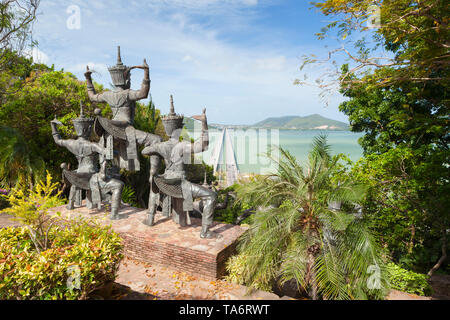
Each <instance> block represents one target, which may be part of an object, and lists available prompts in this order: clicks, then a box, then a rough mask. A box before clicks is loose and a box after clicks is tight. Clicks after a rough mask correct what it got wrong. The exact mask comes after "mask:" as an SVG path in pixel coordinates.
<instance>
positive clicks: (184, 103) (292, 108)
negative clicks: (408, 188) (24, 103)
mask: <svg viewBox="0 0 450 320" xmlns="http://www.w3.org/2000/svg"><path fill="white" fill-rule="evenodd" d="M89 3H90V2H89ZM89 3H87V2H82V1H79V5H80V7H81V15H82V17H81V19H82V28H81V29H80V30H68V29H67V28H65V27H64V26H65V18H66V16H65V15H64V12H65V6H66V5H67V3H66V2H60V4H59V7H58V6H45V2H42V6H43V11H44V14H43V15H42V16H40V19H39V20H38V24H37V26H36V34H37V36H38V37H39V41H40V47H41V48H44V49H45V51H46V52H48V53H51V54H50V59H51V61H50V63H55V65H56V66H57V68H58V67H61V68H65V69H66V70H69V71H71V72H73V73H75V74H76V75H77V76H78V77H79V78H80V79H84V77H83V73H84V72H85V70H86V64H88V65H89V67H90V69H94V70H96V71H98V72H99V74H94V75H93V77H94V80H95V81H98V82H100V83H103V84H104V85H109V82H110V79H109V73H108V71H107V65H112V64H114V63H115V61H116V57H115V54H116V49H115V48H116V46H117V45H121V49H122V50H121V51H122V60H123V62H124V63H125V64H127V65H136V64H141V63H142V59H143V58H144V57H146V58H147V61H148V63H149V66H150V74H151V79H152V83H151V94H152V97H153V99H154V101H155V103H156V105H157V106H158V107H159V108H161V109H162V112H166V111H167V110H168V101H169V99H168V97H169V95H170V94H172V93H173V94H175V99H176V107H177V109H178V110H179V112H181V113H184V114H186V115H190V114H197V113H198V112H199V111H201V106H205V105H206V106H207V107H208V115H209V117H210V121H211V122H221V123H253V122H257V121H259V120H263V119H264V118H265V117H269V116H277V115H280V116H281V115H287V114H311V113H320V109H319V108H321V107H322V105H321V104H320V101H318V100H319V99H318V97H317V92H316V91H314V90H311V88H300V87H295V86H294V85H293V80H294V79H295V78H296V77H297V76H298V74H297V69H298V66H299V64H300V62H299V60H298V58H297V56H299V55H301V54H302V53H307V52H305V49H302V48H301V47H300V46H295V45H286V46H279V45H276V46H274V45H272V44H271V41H261V42H260V43H259V44H254V43H253V44H252V45H251V46H250V45H248V44H247V43H246V41H235V42H233V41H230V39H227V38H226V37H225V38H224V37H223V35H224V32H226V31H227V30H226V28H227V27H228V25H231V23H230V21H231V22H234V17H233V14H234V13H233V12H234V11H233V10H231V11H227V12H226V13H223V11H222V13H220V15H219V16H217V17H216V18H215V19H214V20H208V21H207V22H203V21H202V20H198V19H196V14H197V13H198V12H203V13H205V14H206V12H211V10H212V12H214V14H219V13H218V12H219V11H220V10H222V8H225V7H226V6H228V8H246V7H249V6H257V5H259V4H260V3H259V2H258V1H255V0H227V1H219V0H191V1H181V0H165V1H163V0H150V1H149V2H147V5H153V9H155V10H150V9H149V8H148V7H142V4H138V3H135V4H134V5H132V4H131V5H130V3H129V2H106V0H103V1H101V0H96V5H95V6H89ZM102 5H107V7H108V10H105V9H101V8H102ZM166 5H167V6H168V7H169V8H170V10H169V9H167V8H166V7H167V6H166ZM177 6H178V7H179V8H178V9H177ZM181 7H185V8H189V9H193V10H194V11H195V14H194V15H191V14H190V13H189V11H186V10H183V8H181ZM180 8H181V9H180ZM217 8H219V9H220V10H219V11H217V10H216V9H217ZM156 9H157V10H156ZM197 9H202V10H198V11H196V10H197ZM88 10H89V11H90V12H89V11H88ZM230 12H231V13H230ZM229 19H230V20H229ZM211 21H212V22H211ZM240 21H244V20H240ZM219 29H220V30H219ZM225 39H227V40H225ZM308 51H309V49H308ZM94 59H95V60H94ZM86 61H91V62H89V63H86ZM93 61H94V62H93ZM140 77H142V72H141V71H138V70H136V71H134V72H133V74H132V87H133V88H136V87H138V86H139V85H140V79H141V78H140ZM318 109H319V110H318ZM225 110H226V112H224V111H225ZM322 110H323V109H322ZM328 111H329V112H331V111H333V113H334V115H333V117H334V118H337V117H336V115H337V114H338V112H337V111H336V108H334V109H333V110H328ZM326 112H327V111H325V114H324V112H322V114H324V115H326ZM341 119H342V118H341Z"/></svg>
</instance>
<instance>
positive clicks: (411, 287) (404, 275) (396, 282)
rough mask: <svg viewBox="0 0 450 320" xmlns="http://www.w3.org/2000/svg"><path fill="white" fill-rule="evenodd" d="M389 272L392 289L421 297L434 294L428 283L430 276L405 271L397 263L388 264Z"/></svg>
mask: <svg viewBox="0 0 450 320" xmlns="http://www.w3.org/2000/svg"><path fill="white" fill-rule="evenodd" d="M387 271H388V277H389V282H390V283H391V287H392V289H396V290H400V291H403V292H407V293H412V294H417V295H420V296H430V295H431V294H432V289H431V286H430V284H429V283H428V281H427V279H428V276H427V275H426V274H421V273H415V272H412V271H409V270H406V269H403V268H401V267H399V266H398V265H396V264H395V263H390V264H388V265H387Z"/></svg>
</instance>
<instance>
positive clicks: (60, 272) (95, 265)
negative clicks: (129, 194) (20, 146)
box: [0, 174, 122, 300]
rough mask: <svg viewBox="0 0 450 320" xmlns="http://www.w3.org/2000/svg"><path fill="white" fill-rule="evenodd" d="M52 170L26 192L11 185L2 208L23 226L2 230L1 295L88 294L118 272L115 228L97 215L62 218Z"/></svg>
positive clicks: (55, 296)
mask: <svg viewBox="0 0 450 320" xmlns="http://www.w3.org/2000/svg"><path fill="white" fill-rule="evenodd" d="M56 190H57V184H56V183H53V182H52V177H51V175H50V174H48V175H47V179H46V180H45V181H41V182H39V183H38V184H37V185H36V186H35V187H34V188H32V189H31V190H28V191H27V192H24V191H23V190H22V189H18V190H12V191H11V192H10V193H8V195H7V196H4V197H3V198H4V199H7V200H8V202H9V205H10V206H9V207H7V208H6V209H4V210H2V212H5V213H8V214H10V215H12V216H14V219H15V220H17V221H19V222H20V223H21V224H22V225H24V227H20V228H6V229H1V230H0V299H41V300H42V299H86V298H88V297H89V294H90V293H92V292H93V291H95V290H96V289H99V288H101V287H103V285H104V284H105V283H107V282H109V281H112V280H114V279H115V277H116V273H117V269H118V266H119V263H120V261H121V259H122V253H121V250H122V245H121V239H120V237H119V235H118V234H116V233H114V232H113V231H112V230H111V228H110V227H105V226H101V225H99V224H98V223H96V222H95V221H90V220H83V219H81V218H78V219H76V220H63V219H62V218H61V217H60V214H59V213H56V214H53V215H52V214H50V213H49V209H50V208H53V207H55V206H57V205H60V204H61V202H62V200H61V199H59V195H60V192H57V191H56Z"/></svg>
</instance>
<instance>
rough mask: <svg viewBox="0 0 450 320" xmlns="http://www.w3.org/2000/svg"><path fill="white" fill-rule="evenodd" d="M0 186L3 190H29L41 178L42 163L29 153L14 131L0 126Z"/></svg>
mask: <svg viewBox="0 0 450 320" xmlns="http://www.w3.org/2000/svg"><path fill="white" fill-rule="evenodd" d="M0 150H1V153H0V185H1V186H2V187H4V188H9V189H12V188H16V187H22V188H27V189H28V188H29V187H32V185H33V182H34V181H36V180H38V179H40V178H42V177H43V173H44V162H43V160H42V159H41V158H39V157H36V156H34V155H33V153H32V152H31V151H30V149H29V147H28V144H27V142H26V140H25V138H24V137H23V136H22V134H20V132H19V131H18V130H16V129H13V128H9V127H5V126H0Z"/></svg>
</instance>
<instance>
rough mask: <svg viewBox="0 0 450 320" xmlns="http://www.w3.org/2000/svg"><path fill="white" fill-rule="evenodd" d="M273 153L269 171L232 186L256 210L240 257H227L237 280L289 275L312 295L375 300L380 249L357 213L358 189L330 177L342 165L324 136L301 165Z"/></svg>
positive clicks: (380, 285)
mask: <svg viewBox="0 0 450 320" xmlns="http://www.w3.org/2000/svg"><path fill="white" fill-rule="evenodd" d="M280 153H281V159H280V160H279V162H278V165H279V169H278V172H277V173H275V174H272V175H268V176H263V177H256V178H255V179H254V180H253V181H252V182H250V183H247V184H244V185H241V187H240V188H239V189H238V194H239V197H240V198H241V199H245V200H246V201H249V202H251V203H253V204H256V205H259V207H260V208H261V210H259V211H258V212H257V213H256V214H255V216H254V217H253V223H252V224H251V226H250V229H249V231H248V232H247V233H246V234H244V236H243V239H242V242H241V243H240V247H239V255H240V256H242V257H245V259H240V258H239V257H238V258H236V259H235V260H234V261H235V262H239V261H245V263H244V264H242V265H241V266H242V267H241V268H240V269H239V271H238V272H237V274H238V275H239V276H237V278H239V281H240V282H242V283H245V284H247V285H250V286H253V287H257V288H258V287H259V288H268V287H270V286H272V285H273V284H274V282H275V281H276V280H280V282H281V283H283V282H286V281H288V280H291V279H295V280H296V282H297V284H298V287H299V289H300V290H303V291H305V292H307V294H308V295H309V296H310V297H312V298H314V299H318V298H324V299H366V298H369V297H371V298H383V297H384V294H385V289H386V288H387V286H388V285H387V281H386V275H385V271H384V262H383V258H382V254H381V249H380V248H379V246H378V244H377V242H376V240H375V238H374V236H373V235H372V233H371V232H370V230H369V228H368V227H367V225H366V221H365V218H364V216H361V215H359V214H357V207H356V204H357V203H358V202H359V201H361V200H362V199H363V196H364V191H365V189H364V187H363V186H362V185H359V184H357V183H354V182H352V181H351V180H345V179H343V180H338V179H336V178H335V177H336V176H337V174H338V173H339V172H340V171H342V170H345V167H344V166H343V165H342V164H340V161H339V160H340V158H341V157H340V156H334V157H331V156H330V154H329V146H328V145H327V144H326V137H325V136H319V137H317V138H315V140H314V144H313V147H312V150H311V151H310V153H309V160H308V163H307V164H306V166H301V165H300V164H299V163H298V162H297V161H296V159H295V158H294V157H293V156H292V155H291V154H290V153H289V152H287V151H285V150H283V149H281V150H280ZM338 204H340V207H341V208H340V210H334V209H333V207H334V206H339V205H338ZM234 267H235V266H230V267H229V268H234ZM235 275H236V274H235Z"/></svg>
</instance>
